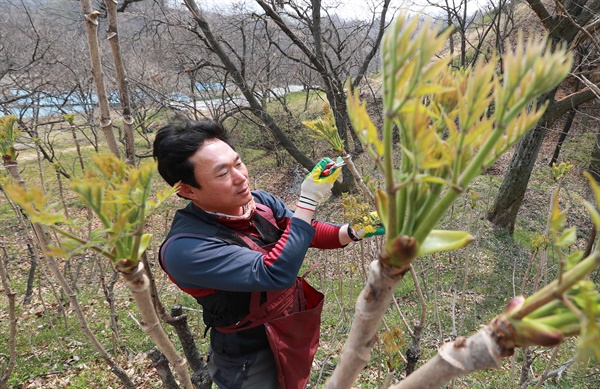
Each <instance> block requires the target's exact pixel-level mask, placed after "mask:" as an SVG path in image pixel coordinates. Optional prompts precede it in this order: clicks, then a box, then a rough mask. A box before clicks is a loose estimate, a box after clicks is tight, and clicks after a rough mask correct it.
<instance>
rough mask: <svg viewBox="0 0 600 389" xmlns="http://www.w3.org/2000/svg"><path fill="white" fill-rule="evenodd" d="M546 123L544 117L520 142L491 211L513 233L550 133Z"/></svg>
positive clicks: (492, 218)
mask: <svg viewBox="0 0 600 389" xmlns="http://www.w3.org/2000/svg"><path fill="white" fill-rule="evenodd" d="M546 126H547V122H543V121H540V122H539V123H538V124H537V126H536V127H535V128H534V129H533V130H531V131H530V132H528V133H527V134H526V135H525V136H524V137H523V138H522V139H521V140H520V141H519V143H517V145H516V150H515V154H514V155H513V157H512V160H511V161H510V165H509V167H508V171H507V172H506V175H505V176H504V180H503V181H502V185H501V186H500V190H499V191H498V195H497V196H496V199H495V201H494V204H493V205H492V208H491V209H490V210H489V211H488V214H487V219H488V220H489V221H490V222H491V223H492V224H493V225H494V226H496V227H499V228H501V229H504V230H507V231H508V232H509V233H510V234H511V235H512V233H513V232H514V229H515V220H516V218H517V214H518V213H519V208H520V207H521V204H522V203H523V198H524V197H525V192H526V190H527V183H528V182H529V178H530V177H531V172H532V171H533V167H534V165H535V160H536V159H537V156H538V152H539V150H540V147H541V146H542V141H543V140H544V137H545V136H546V130H547V128H546Z"/></svg>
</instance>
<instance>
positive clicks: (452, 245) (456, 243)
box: [418, 230, 475, 256]
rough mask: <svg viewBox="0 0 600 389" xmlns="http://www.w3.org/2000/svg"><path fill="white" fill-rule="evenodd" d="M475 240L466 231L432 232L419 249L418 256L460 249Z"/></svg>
mask: <svg viewBox="0 0 600 389" xmlns="http://www.w3.org/2000/svg"><path fill="white" fill-rule="evenodd" d="M473 239H475V238H473V235H471V234H469V233H468V232H464V231H444V230H431V232H430V233H429V235H428V236H427V238H425V241H424V242H423V243H422V244H421V246H420V247H419V253H418V255H419V256H421V255H426V254H431V253H436V252H438V251H449V250H456V249H460V248H463V247H465V246H466V245H468V244H469V243H471V242H472V241H473Z"/></svg>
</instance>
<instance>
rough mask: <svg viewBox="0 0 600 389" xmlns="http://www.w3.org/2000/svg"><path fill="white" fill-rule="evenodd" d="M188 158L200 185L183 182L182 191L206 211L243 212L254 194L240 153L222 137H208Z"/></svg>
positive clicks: (235, 213)
mask: <svg viewBox="0 0 600 389" xmlns="http://www.w3.org/2000/svg"><path fill="white" fill-rule="evenodd" d="M189 160H190V162H192V164H193V165H194V176H195V177H196V181H197V182H198V184H200V188H194V187H192V186H190V185H187V184H183V183H182V184H181V185H180V188H179V193H180V194H181V195H182V196H185V197H187V198H189V199H190V200H192V202H193V203H194V204H195V205H197V206H198V207H200V208H202V209H203V210H205V211H210V212H220V213H224V214H227V215H236V216H238V215H241V214H242V213H243V208H242V207H243V206H244V205H246V204H248V202H249V201H250V200H251V199H252V194H251V193H250V185H249V182H248V169H246V165H244V163H243V162H242V160H241V159H240V156H239V155H238V153H236V152H235V150H233V149H232V148H231V147H230V146H229V145H228V144H227V143H225V142H223V141H222V140H220V139H209V140H207V141H205V142H204V144H203V145H202V146H201V147H200V148H199V149H198V150H197V151H196V153H195V154H194V155H192V156H191V157H190V159H189Z"/></svg>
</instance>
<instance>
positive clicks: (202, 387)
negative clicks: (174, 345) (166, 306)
mask: <svg viewBox="0 0 600 389" xmlns="http://www.w3.org/2000/svg"><path fill="white" fill-rule="evenodd" d="M168 323H169V324H170V325H172V326H173V328H175V332H176V333H177V337H178V338H179V340H180V341H181V347H182V348H183V353H184V354H185V357H186V358H187V360H188V362H189V364H190V367H191V368H192V371H193V372H194V373H193V374H192V383H193V384H194V385H196V389H210V388H211V387H212V379H211V377H210V373H209V372H208V365H207V364H206V361H204V359H203V358H202V356H201V355H200V353H199V352H198V348H197V347H196V342H195V341H194V335H193V334H192V331H191V330H190V327H189V325H188V321H187V315H186V314H184V313H183V307H182V306H181V305H176V306H174V307H172V308H171V319H170V320H169V321H168Z"/></svg>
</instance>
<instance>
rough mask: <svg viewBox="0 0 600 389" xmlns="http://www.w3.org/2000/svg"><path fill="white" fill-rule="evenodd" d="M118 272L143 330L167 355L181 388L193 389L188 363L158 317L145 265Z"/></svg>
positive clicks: (139, 264) (140, 264) (139, 263)
mask: <svg viewBox="0 0 600 389" xmlns="http://www.w3.org/2000/svg"><path fill="white" fill-rule="evenodd" d="M117 270H119V271H120V272H121V275H122V276H123V279H124V280H125V284H126V285H127V288H129V290H130V291H131V294H132V295H133V299H134V301H135V303H136V305H137V307H138V311H139V315H140V318H141V321H140V323H141V326H142V329H143V330H144V332H145V333H146V334H147V335H148V336H149V337H150V339H152V340H153V341H154V344H156V346H157V347H158V349H159V350H160V351H161V352H162V353H164V354H165V357H166V358H167V359H168V360H169V362H170V363H171V365H173V368H174V369H175V372H176V373H177V376H178V378H179V381H180V382H181V386H183V388H185V389H192V388H193V386H192V381H191V378H190V375H189V372H188V369H187V361H186V359H185V358H182V357H181V356H180V355H179V353H178V352H177V350H176V349H175V346H173V343H172V342H171V340H170V339H169V337H168V336H167V334H166V333H165V331H164V329H163V328H162V326H161V325H160V321H159V320H158V315H157V314H156V310H155V309H154V305H153V303H152V297H151V296H150V288H149V282H148V277H146V274H145V271H144V264H143V263H142V262H138V265H137V267H136V268H135V269H133V270H129V269H121V268H120V266H119V265H117Z"/></svg>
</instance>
